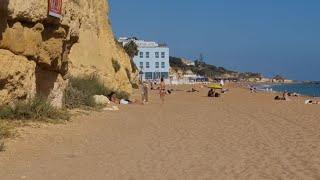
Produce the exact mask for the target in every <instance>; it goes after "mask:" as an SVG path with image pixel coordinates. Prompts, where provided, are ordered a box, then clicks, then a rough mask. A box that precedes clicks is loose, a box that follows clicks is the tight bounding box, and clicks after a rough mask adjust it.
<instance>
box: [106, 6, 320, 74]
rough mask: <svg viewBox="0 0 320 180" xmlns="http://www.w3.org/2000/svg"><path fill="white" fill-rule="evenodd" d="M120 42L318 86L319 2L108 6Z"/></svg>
mask: <svg viewBox="0 0 320 180" xmlns="http://www.w3.org/2000/svg"><path fill="white" fill-rule="evenodd" d="M109 3H110V9H111V22H112V25H113V31H114V33H115V34H116V36H118V37H119V36H136V37H138V38H140V39H146V40H155V41H159V42H165V43H167V44H168V45H169V47H170V51H171V55H172V56H178V57H186V58H190V59H196V58H197V57H199V54H200V53H203V55H204V57H205V61H206V62H208V63H210V64H214V65H217V66H224V67H226V68H229V69H232V70H237V71H253V72H261V73H263V74H264V75H266V76H273V75H275V74H281V75H284V76H285V77H287V78H291V79H297V80H320V0H184V1H182V0H136V1H134V0H109Z"/></svg>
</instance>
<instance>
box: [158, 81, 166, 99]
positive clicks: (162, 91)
mask: <svg viewBox="0 0 320 180" xmlns="http://www.w3.org/2000/svg"><path fill="white" fill-rule="evenodd" d="M159 94H160V99H161V101H162V104H163V103H164V96H165V95H166V84H165V83H164V80H163V78H161V82H160V92H159Z"/></svg>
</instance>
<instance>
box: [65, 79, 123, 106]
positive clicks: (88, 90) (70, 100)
mask: <svg viewBox="0 0 320 180" xmlns="http://www.w3.org/2000/svg"><path fill="white" fill-rule="evenodd" d="M111 94H115V95H116V97H117V98H119V99H128V98H129V94H128V93H127V92H124V91H112V90H111V89H109V88H107V87H106V86H105V85H104V84H103V83H102V82H101V81H100V80H99V78H98V77H97V76H86V77H72V78H70V79H69V84H68V86H67V88H66V90H65V94H64V100H65V106H66V107H67V108H69V109H73V108H80V107H95V106H96V105H95V103H94V101H93V98H92V97H93V96H94V95H103V96H106V97H109V96H110V95H111Z"/></svg>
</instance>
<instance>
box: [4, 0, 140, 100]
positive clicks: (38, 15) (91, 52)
mask: <svg viewBox="0 0 320 180" xmlns="http://www.w3.org/2000/svg"><path fill="white" fill-rule="evenodd" d="M108 9H109V8H108V4H107V2H106V1H105V0H63V15H62V18H61V19H57V18H54V17H49V16H48V15H47V14H48V13H47V11H48V0H28V1H24V0H0V104H5V103H9V102H12V101H13V100H15V99H28V98H32V97H34V96H35V95H41V96H44V97H46V98H48V100H50V101H51V102H52V103H53V104H54V105H55V106H61V105H62V97H63V91H64V89H65V87H66V85H67V81H68V78H69V77H71V76H84V75H92V74H94V75H98V77H100V78H101V80H102V81H103V82H104V84H105V85H106V86H107V87H109V88H111V89H114V90H121V91H125V92H128V93H130V92H131V84H130V80H129V77H128V76H132V77H134V76H135V75H133V74H128V72H132V69H131V64H130V60H129V57H128V56H127V55H126V53H125V52H124V50H123V49H122V48H121V47H120V46H118V44H117V43H116V41H115V40H114V36H113V33H112V29H111V25H110V23H109V22H108ZM112 60H113V61H118V62H119V64H120V65H121V68H120V70H119V71H117V72H116V71H115V69H114V68H113V65H112Z"/></svg>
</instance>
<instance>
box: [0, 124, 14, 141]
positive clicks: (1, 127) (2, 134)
mask: <svg viewBox="0 0 320 180" xmlns="http://www.w3.org/2000/svg"><path fill="white" fill-rule="evenodd" d="M11 129H12V127H11V126H10V125H9V124H8V123H7V122H5V121H3V120H0V141H1V140H2V139H3V138H8V137H10V136H11V135H12V133H11Z"/></svg>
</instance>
